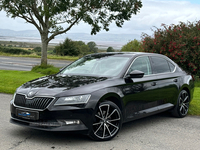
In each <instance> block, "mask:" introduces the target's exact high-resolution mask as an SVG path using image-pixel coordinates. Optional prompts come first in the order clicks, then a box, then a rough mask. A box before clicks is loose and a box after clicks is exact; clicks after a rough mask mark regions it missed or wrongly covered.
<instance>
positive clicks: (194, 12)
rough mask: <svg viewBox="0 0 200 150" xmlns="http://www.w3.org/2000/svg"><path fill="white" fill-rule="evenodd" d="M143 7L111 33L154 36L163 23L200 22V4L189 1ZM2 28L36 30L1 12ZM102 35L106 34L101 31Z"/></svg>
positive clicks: (152, 1) (150, 0)
mask: <svg viewBox="0 0 200 150" xmlns="http://www.w3.org/2000/svg"><path fill="white" fill-rule="evenodd" d="M142 3H143V7H142V8H141V10H140V13H139V14H137V15H133V16H132V18H131V20H130V21H126V22H125V23H124V25H123V27H122V28H118V27H116V25H115V24H114V23H112V24H111V25H110V30H109V33H119V34H120V33H127V34H139V35H141V33H142V32H145V33H148V34H152V33H153V32H152V31H151V28H153V26H156V27H160V26H161V24H162V23H164V24H166V25H170V24H178V23H179V22H180V21H181V22H187V21H190V22H194V21H198V20H200V17H199V14H200V9H199V8H200V4H197V3H194V2H193V3H191V2H190V1H189V0H188V1H187V0H186V1H180V0H179V1H175V0H174V1H173V0H172V1H168V0H142ZM0 22H1V26H0V28H3V29H13V30H17V31H19V30H27V29H31V30H33V29H35V27H34V26H33V25H31V24H28V23H25V21H24V20H23V19H19V18H16V19H15V20H14V19H11V18H7V17H6V13H5V12H2V11H1V12H0ZM70 32H71V33H73V32H84V33H90V32H91V27H90V26H89V25H87V24H84V23H80V24H79V25H77V26H74V27H73V28H72V30H71V31H70ZM101 33H106V32H105V31H101Z"/></svg>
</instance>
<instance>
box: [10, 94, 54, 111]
mask: <svg viewBox="0 0 200 150" xmlns="http://www.w3.org/2000/svg"><path fill="white" fill-rule="evenodd" d="M16 94H19V95H24V96H25V98H26V99H34V98H37V97H38V98H39V97H44V98H53V100H52V101H51V102H50V103H49V105H48V106H47V107H46V108H48V107H49V106H50V105H51V104H52V103H53V102H54V101H55V99H56V98H55V97H47V96H34V97H32V98H27V95H26V94H22V93H16ZM13 105H14V106H15V107H16V108H21V109H28V110H35V111H43V110H45V109H46V108H45V109H35V108H28V107H22V106H18V105H16V104H15V97H14V102H13Z"/></svg>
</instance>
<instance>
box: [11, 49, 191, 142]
mask: <svg viewBox="0 0 200 150" xmlns="http://www.w3.org/2000/svg"><path fill="white" fill-rule="evenodd" d="M193 91H194V81H193V77H192V76H191V75H189V74H188V73H186V72H185V71H183V70H182V69H181V68H180V67H179V66H178V65H177V64H176V63H174V62H173V61H172V60H171V59H169V58H168V57H166V56H164V55H160V54H153V53H136V52H135V53H99V54H92V55H87V56H85V57H82V58H80V59H79V60H77V61H75V62H73V63H72V64H70V65H68V66H67V67H65V68H63V69H62V70H61V71H60V72H59V73H58V74H56V75H51V76H45V77H41V78H38V79H35V80H32V81H29V82H27V83H25V84H23V85H22V86H20V87H19V88H18V89H17V90H16V93H15V94H14V97H13V99H12V100H11V102H10V110H11V119H10V122H11V123H14V124H18V125H22V126H26V127H30V128H34V129H39V130H47V131H78V132H82V133H84V134H88V135H89V136H90V137H91V138H93V139H95V140H110V139H112V138H113V137H115V136H116V135H117V133H118V132H119V130H120V128H121V126H122V123H124V122H128V121H131V120H135V119H138V118H142V117H146V116H149V115H153V114H156V113H160V112H163V111H171V112H172V114H173V115H174V116H176V117H180V118H182V117H185V116H186V115H187V113H188V109H189V103H190V101H191V99H192V97H193Z"/></svg>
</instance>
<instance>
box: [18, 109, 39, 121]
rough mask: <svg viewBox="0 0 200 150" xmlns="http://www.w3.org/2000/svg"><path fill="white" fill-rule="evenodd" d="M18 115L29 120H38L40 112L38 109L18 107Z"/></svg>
mask: <svg viewBox="0 0 200 150" xmlns="http://www.w3.org/2000/svg"><path fill="white" fill-rule="evenodd" d="M16 115H17V116H18V117H20V118H24V119H28V120H38V119H39V113H38V112H37V111H30V110H25V109H16Z"/></svg>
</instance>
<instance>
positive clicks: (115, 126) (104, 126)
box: [89, 101, 122, 141]
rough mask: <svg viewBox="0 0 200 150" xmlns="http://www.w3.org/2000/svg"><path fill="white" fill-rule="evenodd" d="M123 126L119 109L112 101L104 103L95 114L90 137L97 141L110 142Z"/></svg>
mask: <svg viewBox="0 0 200 150" xmlns="http://www.w3.org/2000/svg"><path fill="white" fill-rule="evenodd" d="M121 125H122V114H121V110H120V109H119V107H118V106H117V105H116V104H115V103H113V102H111V101H105V102H102V103H100V104H99V106H98V108H97V110H96V111H95V113H94V120H93V124H92V130H91V132H90V134H89V136H90V137H91V138H92V139H94V140H97V141H107V140H110V139H112V138H114V137H115V136H116V135H117V133H118V132H119V130H120V129H121Z"/></svg>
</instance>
